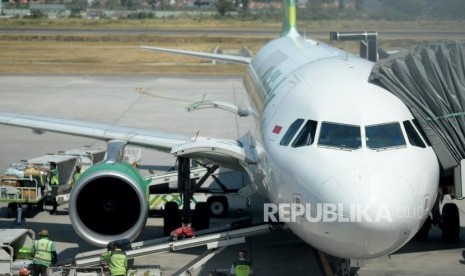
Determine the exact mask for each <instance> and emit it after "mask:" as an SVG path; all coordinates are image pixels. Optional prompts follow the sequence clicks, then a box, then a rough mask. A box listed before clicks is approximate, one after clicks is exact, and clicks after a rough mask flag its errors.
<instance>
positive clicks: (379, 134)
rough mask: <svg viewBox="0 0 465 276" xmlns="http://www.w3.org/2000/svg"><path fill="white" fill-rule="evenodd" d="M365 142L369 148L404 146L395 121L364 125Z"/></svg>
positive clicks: (398, 126) (402, 136)
mask: <svg viewBox="0 0 465 276" xmlns="http://www.w3.org/2000/svg"><path fill="white" fill-rule="evenodd" d="M365 134H366V143H367V147H368V148H370V149H385V148H393V147H402V146H405V145H406V144H405V138H404V135H403V134H402V130H401V128H400V124H399V123H397V122H394V123H388V124H382V125H371V126H366V127H365Z"/></svg>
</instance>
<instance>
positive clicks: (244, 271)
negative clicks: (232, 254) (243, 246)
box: [229, 250, 253, 276]
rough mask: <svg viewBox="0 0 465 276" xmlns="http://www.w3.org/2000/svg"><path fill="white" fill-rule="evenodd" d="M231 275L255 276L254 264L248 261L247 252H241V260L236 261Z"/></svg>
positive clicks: (230, 272) (230, 271)
mask: <svg viewBox="0 0 465 276" xmlns="http://www.w3.org/2000/svg"><path fill="white" fill-rule="evenodd" d="M229 275H234V276H250V275H253V269H252V263H251V262H249V261H247V252H246V251H245V250H241V251H239V260H237V261H235V262H234V263H233V265H232V266H231V269H230V270H229Z"/></svg>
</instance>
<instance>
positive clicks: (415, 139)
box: [404, 121, 426, 148]
mask: <svg viewBox="0 0 465 276" xmlns="http://www.w3.org/2000/svg"><path fill="white" fill-rule="evenodd" d="M404 128H405V132H406V133H407V138H408V141H409V142H410V145H412V146H414V147H420V148H426V145H425V143H423V141H422V140H421V138H420V135H419V134H418V132H417V131H416V130H415V128H414V127H413V125H412V123H411V122H410V121H404Z"/></svg>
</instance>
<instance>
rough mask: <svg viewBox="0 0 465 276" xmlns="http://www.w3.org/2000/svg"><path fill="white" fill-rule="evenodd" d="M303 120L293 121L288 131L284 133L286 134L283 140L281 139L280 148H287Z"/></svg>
mask: <svg viewBox="0 0 465 276" xmlns="http://www.w3.org/2000/svg"><path fill="white" fill-rule="evenodd" d="M303 122H304V119H297V120H295V121H294V122H293V123H292V124H291V126H290V127H289V129H288V130H287V131H286V134H284V136H283V138H282V139H281V142H279V144H280V145H281V146H287V145H289V143H290V142H291V140H292V138H294V135H295V134H296V132H297V130H299V128H300V126H301V125H302V124H303Z"/></svg>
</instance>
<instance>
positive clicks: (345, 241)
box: [320, 169, 419, 259]
mask: <svg viewBox="0 0 465 276" xmlns="http://www.w3.org/2000/svg"><path fill="white" fill-rule="evenodd" d="M320 198H321V199H322V200H323V202H330V203H331V204H333V205H334V206H336V208H337V211H336V213H337V219H336V220H335V221H332V222H331V221H330V222H327V223H324V235H325V236H328V237H329V238H330V240H333V241H335V243H334V248H333V249H332V251H334V252H333V253H334V254H333V255H335V256H340V257H344V258H362V259H365V258H375V257H379V256H383V255H386V254H389V253H391V252H393V251H394V250H396V249H398V248H399V247H400V246H402V245H403V244H404V243H405V242H407V241H408V240H409V239H410V238H411V236H412V235H413V234H414V233H412V231H416V229H418V228H416V227H417V225H418V224H419V222H418V221H419V220H418V219H416V218H414V217H412V216H411V215H412V214H413V210H414V209H415V208H416V207H415V206H414V199H413V192H412V187H411V186H410V185H409V183H408V182H407V181H406V180H404V179H402V178H401V177H400V176H398V175H396V174H394V173H390V172H386V171H383V170H374V169H373V170H367V169H363V170H354V171H348V172H344V173H341V174H338V175H335V176H333V177H331V178H329V179H327V180H326V181H324V182H323V183H322V186H321V188H320ZM334 206H333V207H334ZM323 209H324V208H323ZM406 211H410V212H407V213H406ZM333 213H334V212H333ZM406 214H407V215H406ZM323 218H324V217H323ZM332 220H334V218H332ZM415 220H416V221H415ZM341 245H343V246H341Z"/></svg>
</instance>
